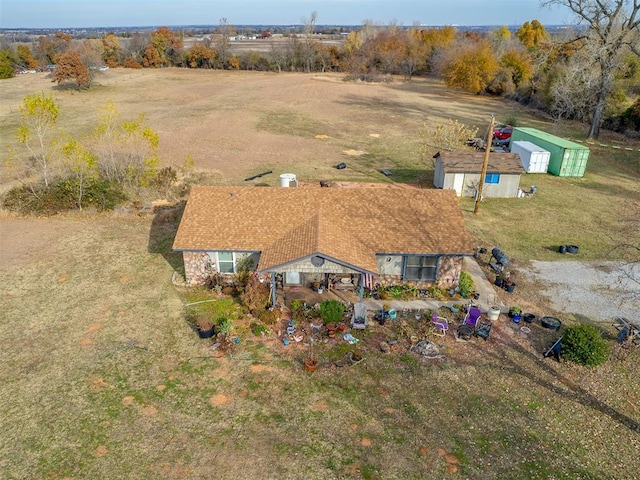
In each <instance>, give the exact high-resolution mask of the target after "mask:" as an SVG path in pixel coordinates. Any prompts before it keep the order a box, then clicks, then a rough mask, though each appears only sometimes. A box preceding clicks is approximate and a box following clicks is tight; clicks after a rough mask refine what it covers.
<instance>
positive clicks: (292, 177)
mask: <svg viewBox="0 0 640 480" xmlns="http://www.w3.org/2000/svg"><path fill="white" fill-rule="evenodd" d="M280 186H281V187H285V188H286V187H297V186H298V180H296V174H295V173H283V174H282V175H280Z"/></svg>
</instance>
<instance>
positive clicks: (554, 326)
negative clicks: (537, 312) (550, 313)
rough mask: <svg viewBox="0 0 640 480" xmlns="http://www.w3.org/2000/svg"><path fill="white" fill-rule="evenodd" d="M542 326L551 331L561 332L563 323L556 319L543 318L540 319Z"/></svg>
mask: <svg viewBox="0 0 640 480" xmlns="http://www.w3.org/2000/svg"><path fill="white" fill-rule="evenodd" d="M540 325H542V326H543V327H544V328H548V329H549V330H559V329H560V327H561V326H562V322H561V321H560V320H559V319H557V318H556V317H542V318H541V319H540Z"/></svg>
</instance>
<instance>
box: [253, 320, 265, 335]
mask: <svg viewBox="0 0 640 480" xmlns="http://www.w3.org/2000/svg"><path fill="white" fill-rule="evenodd" d="M250 328H251V333H253V334H254V335H255V336H256V337H259V336H261V335H269V329H268V328H267V327H266V326H265V325H263V324H261V323H257V322H252V323H251V325H250Z"/></svg>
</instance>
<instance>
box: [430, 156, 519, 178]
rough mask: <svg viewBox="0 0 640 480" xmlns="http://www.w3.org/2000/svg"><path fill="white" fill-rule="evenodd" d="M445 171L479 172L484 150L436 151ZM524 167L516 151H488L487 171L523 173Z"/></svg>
mask: <svg viewBox="0 0 640 480" xmlns="http://www.w3.org/2000/svg"><path fill="white" fill-rule="evenodd" d="M438 156H439V157H440V159H441V160H442V168H443V170H444V172H445V173H480V172H481V171H482V163H483V162H484V152H478V153H453V152H438V153H436V155H435V156H434V158H437V157H438ZM524 172H525V170H524V167H523V166H522V162H521V161H520V155H519V154H517V153H489V162H488V163H487V173H524Z"/></svg>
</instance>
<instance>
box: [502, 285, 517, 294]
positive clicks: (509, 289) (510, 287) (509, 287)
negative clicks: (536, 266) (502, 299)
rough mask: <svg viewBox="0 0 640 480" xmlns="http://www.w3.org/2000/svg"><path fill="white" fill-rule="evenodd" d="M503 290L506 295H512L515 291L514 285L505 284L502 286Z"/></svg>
mask: <svg viewBox="0 0 640 480" xmlns="http://www.w3.org/2000/svg"><path fill="white" fill-rule="evenodd" d="M503 288H504V290H505V291H506V292H507V293H513V291H514V290H515V289H516V284H515V283H509V284H505V285H503Z"/></svg>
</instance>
